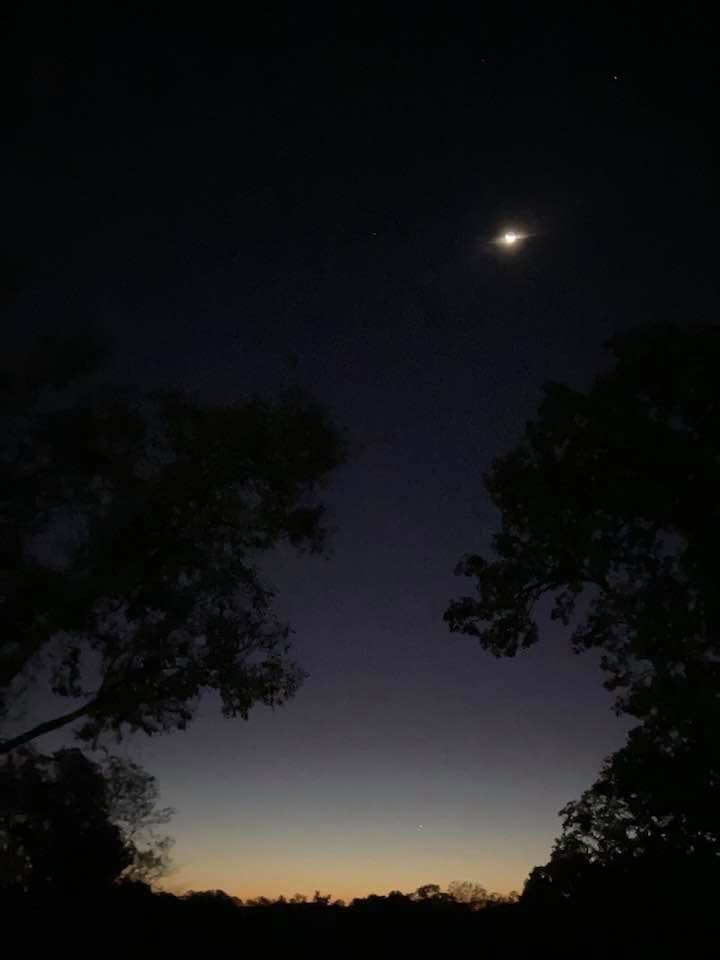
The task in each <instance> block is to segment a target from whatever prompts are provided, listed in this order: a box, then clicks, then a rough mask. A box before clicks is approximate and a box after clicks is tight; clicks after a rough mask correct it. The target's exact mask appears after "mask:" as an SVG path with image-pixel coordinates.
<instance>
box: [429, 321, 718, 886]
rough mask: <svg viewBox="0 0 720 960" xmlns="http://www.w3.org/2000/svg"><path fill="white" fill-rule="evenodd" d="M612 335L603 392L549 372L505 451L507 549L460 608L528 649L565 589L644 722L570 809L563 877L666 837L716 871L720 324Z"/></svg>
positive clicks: (667, 845)
mask: <svg viewBox="0 0 720 960" xmlns="http://www.w3.org/2000/svg"><path fill="white" fill-rule="evenodd" d="M611 349H612V351H613V354H614V359H615V363H614V366H613V368H612V369H611V370H610V372H609V373H607V374H605V375H603V376H601V377H599V378H598V379H596V380H595V382H594V383H593V384H592V386H591V388H590V389H589V390H588V391H586V392H582V391H578V390H574V389H571V388H569V387H566V386H560V385H557V384H553V385H550V386H549V387H547V388H546V391H545V399H544V401H543V402H542V405H541V407H540V410H539V414H538V417H537V418H536V419H535V420H534V421H532V422H531V423H530V424H528V427H527V432H526V437H525V442H524V443H523V444H522V445H521V446H520V447H518V448H517V449H515V450H513V451H511V452H510V453H508V454H507V455H505V456H503V457H501V458H499V459H497V460H496V461H495V462H494V463H493V465H492V468H491V470H490V471H489V473H488V474H487V476H486V478H485V485H486V488H487V490H488V492H489V494H490V496H491V498H492V500H493V502H494V503H495V505H496V506H497V507H498V509H499V511H500V518H501V522H500V529H499V531H498V532H497V533H496V534H495V535H494V537H493V540H492V554H493V555H492V556H491V557H490V558H486V557H483V556H480V555H470V556H467V557H465V558H464V559H463V560H462V561H461V563H460V565H459V567H458V572H459V573H460V574H464V575H466V576H469V577H472V578H474V579H475V580H476V583H477V590H476V593H475V594H474V595H469V596H464V597H461V598H459V599H457V600H455V601H454V602H453V603H452V604H451V605H450V607H449V609H448V611H447V613H446V620H447V622H448V623H449V626H450V629H451V630H453V631H458V632H461V633H465V634H468V635H470V636H473V637H476V638H477V639H478V640H479V642H480V644H481V646H482V647H484V648H485V649H487V650H489V651H491V652H492V653H494V654H496V655H498V656H514V655H515V654H516V653H517V652H518V651H519V650H521V649H523V648H527V647H529V646H531V645H532V644H534V643H535V642H536V641H537V640H538V636H539V631H538V624H537V603H538V601H539V600H540V599H541V597H549V598H550V602H551V611H552V613H551V616H552V618H553V619H554V620H557V621H559V622H560V623H562V624H564V625H565V626H567V627H571V630H572V632H571V638H572V645H573V648H574V649H575V650H576V651H577V652H581V651H583V650H587V649H598V650H599V651H600V652H601V665H602V668H603V670H604V672H605V684H606V686H607V687H608V688H609V689H611V690H614V691H616V695H617V699H616V706H617V709H618V710H619V711H621V712H625V713H628V714H630V715H632V716H633V717H635V718H637V719H638V720H639V721H640V726H639V727H638V728H637V729H636V730H634V731H632V732H631V734H630V736H629V738H628V742H627V744H626V746H625V747H624V748H623V749H622V750H620V751H618V752H617V753H616V754H614V755H613V756H612V757H611V758H609V760H608V761H607V763H606V765H605V767H604V768H603V771H602V773H601V775H600V778H599V779H598V781H597V782H596V783H595V785H594V786H593V787H592V788H591V789H590V790H589V791H587V792H586V793H585V794H584V795H583V797H582V798H581V799H580V800H579V801H577V802H575V803H571V804H569V805H568V806H567V807H566V808H565V810H564V811H563V815H564V830H563V835H562V837H561V839H560V841H559V842H558V845H557V846H556V849H555V853H554V855H553V861H552V864H551V866H552V871H554V873H553V875H554V877H555V880H556V881H557V882H558V883H559V884H560V886H561V887H563V886H564V885H567V884H568V883H570V880H571V879H572V878H573V877H574V878H575V880H574V881H573V882H579V881H578V877H579V876H580V875H581V874H582V875H583V876H586V877H587V876H588V875H589V872H590V873H592V872H593V870H595V868H598V869H599V868H606V867H608V865H609V864H610V863H611V862H612V863H613V864H615V865H617V864H619V863H621V862H625V863H627V862H630V861H633V860H634V861H637V859H638V858H644V859H645V860H646V861H647V862H649V858H651V857H653V856H655V855H659V853H658V852H659V851H662V853H663V855H664V856H668V857H670V856H673V857H674V856H676V855H677V856H692V857H693V858H694V862H695V865H696V867H697V869H698V871H699V870H700V867H699V866H698V864H699V862H700V860H702V861H703V862H708V863H713V862H716V861H717V859H718V857H717V855H718V853H719V852H720V819H719V817H718V810H720V752H719V751H718V747H717V743H716V737H715V736H714V734H713V731H716V730H717V729H718V725H719V721H720V601H719V599H718V597H719V595H718V591H717V583H718V575H719V574H720V560H719V559H718V558H719V557H720V551H719V550H718V544H719V543H720V500H719V499H718V490H719V489H720V386H719V381H718V380H717V371H718V369H720V328H717V327H714V326H712V327H696V328H691V329H687V330H679V329H674V328H655V329H649V330H641V331H636V332H633V333H631V334H629V335H626V336H624V337H622V338H619V339H617V340H615V341H613V342H612V343H611ZM708 858H709V859H708ZM545 869H546V868H541V870H545ZM545 879H547V877H545ZM540 880H542V878H541V877H539V875H537V874H536V875H535V876H534V878H533V888H534V889H537V887H538V883H539V882H540ZM541 885H542V884H541Z"/></svg>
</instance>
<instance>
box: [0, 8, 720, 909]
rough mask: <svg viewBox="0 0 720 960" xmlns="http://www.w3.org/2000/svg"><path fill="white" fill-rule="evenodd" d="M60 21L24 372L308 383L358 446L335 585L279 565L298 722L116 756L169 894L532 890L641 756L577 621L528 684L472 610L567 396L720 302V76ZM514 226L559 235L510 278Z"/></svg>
mask: <svg viewBox="0 0 720 960" xmlns="http://www.w3.org/2000/svg"><path fill="white" fill-rule="evenodd" d="M51 26H52V25H50V26H48V27H47V36H44V35H43V36H42V37H41V38H40V40H39V42H38V44H37V47H36V49H35V52H34V54H33V57H34V59H33V60H32V69H30V70H29V71H27V72H26V73H25V74H24V75H23V76H24V80H23V85H22V94H23V97H24V99H23V100H22V101H21V102H22V103H23V104H25V105H26V109H25V110H23V109H22V108H20V109H18V111H17V116H16V117H14V118H13V123H12V124H11V128H12V130H11V132H12V134H13V136H14V137H15V138H16V144H17V151H16V153H15V154H14V159H13V160H12V161H11V164H10V169H9V170H8V171H7V176H6V177H5V179H4V181H3V182H4V184H5V188H4V195H5V199H6V200H7V203H6V208H7V209H8V211H9V213H8V218H7V220H6V226H5V231H6V234H5V236H4V238H3V243H4V247H5V249H6V250H7V252H8V262H9V263H10V269H9V272H8V276H10V277H11V278H12V279H13V283H12V296H11V298H9V306H8V307H7V310H6V314H7V316H8V317H9V320H10V323H9V329H10V330H11V332H10V333H9V334H8V343H11V342H14V339H21V338H22V337H23V336H26V335H27V334H28V333H34V332H36V331H37V330H40V329H43V328H47V327H51V326H53V325H57V324H58V323H59V324H61V325H65V326H72V325H76V324H90V325H96V326H98V327H99V328H100V329H102V330H103V331H105V332H106V333H107V334H108V335H109V337H110V338H111V341H112V343H113V348H114V364H115V375H116V376H117V378H118V379H121V380H131V381H134V382H136V383H138V384H140V385H141V386H143V387H146V386H158V385H173V386H177V385H179V386H182V387H184V388H185V389H187V390H188V391H190V392H191V393H193V394H195V395H197V396H199V397H201V398H203V399H207V400H213V401H223V402H232V401H234V400H238V399H241V398H242V397H243V396H245V395H247V394H248V393H249V392H252V391H256V390H257V391H272V390H275V389H279V388H281V387H283V386H284V385H286V384H287V383H289V382H291V383H300V384H303V385H305V386H307V387H308V388H309V389H311V390H312V391H313V393H314V394H315V395H316V396H317V397H318V398H319V399H320V400H321V401H322V402H323V403H325V404H326V405H327V406H328V407H330V408H331V410H332V411H333V414H334V416H335V418H336V419H337V421H338V422H339V423H340V424H342V425H343V426H345V427H346V428H347V429H348V431H349V434H350V437H351V456H350V460H349V463H348V465H347V466H346V467H344V468H343V469H342V470H341V471H339V472H338V474H337V475H336V476H335V477H333V479H332V482H331V484H330V486H329V488H328V490H327V503H328V505H329V508H330V518H331V523H332V526H333V528H334V535H333V537H332V540H331V545H330V551H329V555H328V557H325V558H307V557H303V558H301V559H299V560H298V559H296V558H295V557H293V556H291V555H290V554H289V553H286V552H285V551H280V552H279V553H278V554H277V555H275V556H273V557H271V558H268V560H267V564H266V566H267V571H268V577H269V578H270V579H271V581H272V582H274V583H275V584H276V586H277V588H278V609H279V610H280V612H281V613H282V614H283V616H287V618H288V619H289V620H290V622H291V623H292V624H293V626H294V628H295V643H296V649H297V655H298V658H299V660H300V662H301V663H302V665H303V666H304V668H305V669H306V670H307V671H308V673H309V679H308V680H307V682H306V684H305V685H304V687H303V688H302V689H301V691H300V693H299V694H298V696H297V697H296V699H295V700H294V701H293V702H292V703H290V704H289V705H288V706H287V707H286V708H284V709H282V710H279V711H276V712H272V711H269V710H266V709H257V710H255V711H253V713H252V715H251V718H250V721H249V722H248V723H243V722H240V721H237V722H224V721H222V720H220V718H219V715H218V711H217V709H216V704H215V703H214V702H213V700H212V698H211V697H208V698H207V700H206V701H205V702H203V704H202V706H201V709H200V713H199V716H198V718H197V720H196V721H195V723H194V724H193V726H192V727H191V729H190V730H188V731H187V732H185V733H183V734H177V735H173V736H169V737H162V738H157V739H155V740H152V741H149V740H147V739H144V738H140V737H132V738H130V739H128V740H127V741H126V742H124V743H123V744H122V745H121V747H120V748H119V752H121V753H126V754H127V755H129V756H131V757H133V758H134V759H137V760H139V761H140V762H142V763H143V764H144V765H146V766H147V768H148V769H149V770H150V771H151V772H152V773H154V774H156V775H157V777H158V778H159V781H160V784H161V787H162V794H163V799H164V801H165V802H167V803H169V804H171V805H172V806H174V807H175V808H176V810H177V813H176V816H175V818H174V820H173V822H172V827H171V832H172V834H173V835H174V836H175V838H176V841H177V842H176V847H175V853H174V858H175V869H174V872H173V874H172V875H171V876H170V877H169V878H168V881H167V884H168V886H169V887H170V888H171V889H177V890H181V889H187V888H195V889H202V888H223V889H225V890H226V891H228V892H229V893H232V894H236V895H238V896H242V897H245V896H255V895H260V894H264V895H268V896H271V895H277V894H281V893H283V894H286V895H288V894H292V893H294V892H295V891H302V892H306V893H312V891H313V890H315V889H316V888H319V889H321V890H323V891H328V892H332V893H333V895H335V896H341V897H346V898H347V897H352V896H356V895H362V894H364V893H368V892H370V891H371V890H374V891H377V892H383V891H387V890H389V889H398V888H399V889H403V890H409V889H414V888H415V887H417V886H419V885H420V884H422V883H428V882H436V883H440V884H443V885H444V884H446V883H448V882H449V881H451V880H458V879H460V880H462V879H470V880H475V881H478V882H481V883H483V884H485V885H486V886H487V887H488V888H489V889H495V890H499V891H503V892H504V891H507V890H510V889H512V888H515V889H518V888H520V887H521V886H522V883H523V881H524V879H525V878H526V876H527V874H528V872H529V870H530V869H531V868H532V867H533V866H534V865H536V864H538V863H542V862H544V861H545V860H546V859H547V857H548V854H549V851H550V846H551V843H552V840H553V838H554V837H555V836H556V835H557V833H558V830H559V819H558V817H557V811H558V810H559V808H560V807H561V806H563V804H564V803H566V802H567V801H569V800H571V799H573V798H575V797H577V796H578V794H579V793H580V792H581V791H582V790H583V789H584V788H585V787H587V786H588V785H589V784H590V782H591V781H592V779H593V777H594V775H595V773H596V772H597V770H598V767H599V764H600V762H601V760H602V758H603V757H604V756H605V755H607V754H608V753H609V752H611V751H612V750H613V749H615V748H616V747H618V746H619V745H620V743H621V742H622V740H623V737H624V729H625V728H624V727H623V725H622V724H621V723H620V722H619V721H617V720H616V719H615V718H614V716H613V715H612V712H611V710H610V709H609V703H610V700H609V696H608V694H606V693H605V692H604V691H603V689H602V687H601V677H600V673H599V671H598V669H597V665H596V663H594V662H593V660H592V658H591V657H587V656H586V657H583V658H576V657H573V656H572V654H571V653H570V651H569V649H568V646H567V642H566V638H565V637H564V635H563V634H562V632H561V631H560V630H559V629H558V628H557V627H556V626H553V627H550V626H549V625H548V624H547V623H545V622H544V625H543V643H542V644H540V645H539V646H538V647H536V648H535V649H533V650H531V651H529V652H527V653H526V654H524V655H522V656H520V657H518V658H517V659H516V660H514V661H504V660H502V661H501V660H497V659H494V658H492V657H491V656H489V655H488V654H484V653H482V652H481V651H480V650H479V649H478V648H477V646H476V645H474V644H473V642H472V641H471V640H469V639H467V638H461V637H454V636H451V635H450V634H449V633H448V631H447V629H446V627H445V625H444V623H443V621H442V615H443V611H444V609H445V607H446V605H447V602H448V600H449V599H450V598H451V597H453V596H454V595H457V594H458V593H460V592H462V591H463V590H464V589H465V583H464V582H463V581H462V580H458V579H456V578H455V577H454V576H453V568H454V565H455V563H456V562H457V560H458V559H459V558H460V556H461V555H462V554H463V553H464V552H466V551H471V550H472V551H477V550H482V549H483V548H484V547H485V545H486V544H487V541H488V537H489V535H490V534H491V533H492V530H493V528H494V525H495V523H496V522H497V517H496V515H495V513H494V510H493V508H492V505H491V504H490V503H489V501H488V499H487V497H486V496H484V494H483V491H482V484H481V481H482V473H483V471H484V470H485V469H487V468H488V466H489V465H490V462H491V460H492V458H493V457H494V456H496V455H498V454H500V453H502V452H504V451H505V450H507V449H509V448H510V447H512V446H513V445H514V444H516V443H517V442H518V441H519V440H520V439H521V437H522V431H523V428H524V424H525V422H526V421H527V420H528V419H529V418H530V417H531V416H532V415H533V413H534V411H535V409H536V407H537V404H538V402H539V400H540V397H541V386H542V384H543V383H544V382H545V381H547V380H550V379H556V380H563V381H566V382H570V383H572V384H575V385H582V384H584V383H587V382H588V381H589V379H590V378H591V377H592V376H593V374H594V373H596V372H597V371H599V370H601V369H602V368H603V365H604V364H605V363H606V362H607V361H606V358H605V355H604V353H603V350H602V343H603V341H604V340H605V339H607V337H608V336H610V335H612V334H613V333H616V332H618V331H622V330H624V329H627V328H629V327H630V326H633V325H635V324H645V323H649V322H652V321H654V320H657V319H669V318H671V317H672V318H674V319H677V320H679V322H682V320H683V318H688V319H697V318H698V315H699V314H701V313H702V314H709V313H710V312H711V311H712V310H714V309H715V308H716V306H717V291H716V289H715V282H714V280H713V279H712V271H711V270H709V269H708V258H709V256H710V254H709V252H708V251H709V245H708V244H706V240H707V238H708V237H709V233H710V230H711V222H710V220H711V218H708V216H707V210H708V204H710V203H711V197H710V192H709V190H710V188H709V186H708V187H707V192H703V191H704V190H705V186H704V185H705V184H709V183H710V174H709V172H708V171H709V168H708V167H707V166H706V164H707V161H706V160H705V158H704V157H705V155H704V145H703V144H702V143H701V142H698V140H697V139H695V140H693V139H692V138H691V137H690V135H689V133H688V131H690V130H691V129H693V127H692V123H693V119H694V117H695V114H694V110H698V111H699V110H700V107H699V106H697V105H695V106H693V103H694V101H693V99H692V90H693V87H692V83H693V82H694V79H693V78H687V77H686V78H685V79H684V83H685V87H683V88H682V89H683V90H684V91H685V93H683V92H682V91H681V90H680V89H679V88H678V87H677V86H671V85H669V84H668V83H667V82H666V81H664V80H661V78H660V74H659V73H658V72H657V65H658V64H660V63H662V56H663V52H662V49H660V48H658V49H656V47H654V46H653V44H652V43H651V42H650V41H648V44H647V46H646V47H645V48H643V49H644V53H643V57H639V56H638V54H637V52H636V51H635V52H633V50H632V49H631V45H630V44H629V43H628V44H627V45H625V46H623V44H622V43H616V44H615V45H611V44H608V43H607V42H606V41H607V37H606V36H604V35H598V36H597V37H595V38H592V39H588V38H586V37H580V38H578V37H577V36H576V35H574V34H571V33H568V34H567V36H566V35H565V34H564V33H563V32H562V31H560V32H556V33H554V34H552V37H553V39H552V41H551V42H550V41H548V42H549V46H548V45H544V44H542V43H540V44H535V43H533V42H532V41H531V39H530V35H528V38H526V39H525V40H524V41H520V40H518V38H517V37H514V38H509V37H508V35H507V33H503V32H502V31H496V32H495V33H494V34H492V35H490V34H489V35H488V36H487V37H485V38H475V39H473V40H472V42H471V41H470V40H469V39H468V38H467V37H465V36H464V31H463V29H462V26H463V25H462V23H454V24H452V27H453V29H452V30H451V29H449V28H448V31H447V35H446V34H445V33H444V32H443V33H441V35H437V34H436V33H435V32H434V30H433V29H432V27H433V25H432V24H431V23H422V22H420V23H419V24H417V25H416V27H415V28H414V32H410V33H405V34H403V36H402V38H401V39H397V38H396V39H395V40H393V41H392V42H390V41H387V43H384V42H383V41H382V40H381V39H378V38H377V37H375V39H374V40H373V41H370V39H369V37H370V35H371V34H372V33H373V32H372V31H369V32H368V35H367V36H366V35H365V34H364V33H362V32H360V33H353V32H352V31H350V32H348V33H347V35H346V34H345V33H342V34H341V33H340V32H337V33H334V32H333V30H337V31H340V27H339V26H338V25H337V24H335V25H333V24H330V25H328V24H327V23H326V24H325V25H324V30H326V31H329V33H326V34H322V33H317V32H313V30H312V29H311V28H310V26H308V25H307V24H304V25H303V28H304V30H306V32H303V34H302V36H303V42H300V41H299V40H298V39H297V37H296V34H295V31H296V28H298V24H297V23H296V22H293V20H292V19H291V20H290V21H288V23H286V24H284V25H282V26H280V27H277V28H273V29H276V31H279V34H277V32H275V33H273V31H272V30H271V28H270V27H269V26H268V25H267V24H264V25H263V24H260V25H258V26H257V27H253V29H252V30H250V31H249V32H247V33H246V34H243V36H242V37H241V38H235V39H234V40H233V42H230V41H229V40H227V39H222V37H221V36H220V34H221V33H222V31H220V32H218V33H214V32H212V31H208V35H207V36H205V35H204V34H202V35H200V36H197V35H195V33H194V32H193V30H192V29H190V27H189V26H188V25H185V26H183V25H176V26H175V27H174V28H173V31H171V32H170V34H169V35H168V34H166V33H165V32H163V31H161V30H160V29H159V28H156V29H154V30H153V29H150V28H149V29H148V31H147V34H146V35H144V36H143V37H142V38H141V39H140V40H139V41H137V42H138V43H139V50H134V52H133V55H132V57H131V55H130V53H128V48H127V47H126V46H124V43H125V41H127V40H129V38H130V36H131V31H130V28H129V26H128V25H127V24H126V23H125V22H124V21H123V22H121V23H120V25H119V27H118V28H117V31H116V32H115V33H113V35H112V37H109V36H103V37H101V38H99V39H97V38H96V42H95V44H94V45H93V44H85V43H83V42H81V40H82V37H81V39H78V38H76V39H75V40H74V41H73V43H70V45H69V46H68V47H67V48H62V49H59V48H58V47H57V46H56V45H55V44H54V43H53V40H52V30H51ZM87 29H88V30H89V29H90V28H87ZM388 29H389V35H391V34H392V25H390V27H389V28H388ZM82 36H85V35H84V34H83V35H82ZM328 38H331V39H332V42H329V40H328ZM135 39H137V38H135ZM73 44H74V45H73ZM368 44H370V46H368ZM373 44H374V45H373ZM553 44H554V46H553ZM631 53H632V56H631ZM643 58H644V59H643ZM653 65H655V66H653ZM653 69H654V70H655V73H653ZM695 79H697V78H695ZM701 79H702V78H701V77H700V78H699V80H698V83H699V82H700V80H701ZM668 118H673V122H672V123H670V122H669V121H668ZM698 129H699V127H698ZM691 174H692V176H691ZM506 227H519V228H521V229H528V230H529V231H530V232H531V233H532V236H531V237H530V239H529V240H528V242H527V244H525V246H524V247H523V248H522V249H521V250H519V251H518V252H517V253H516V254H514V255H513V256H512V257H505V256H502V255H499V254H498V252H497V250H495V249H494V248H492V247H491V245H490V243H489V241H490V240H491V239H492V238H493V237H494V236H495V235H496V234H497V231H498V230H501V229H503V228H506ZM13 338H14V339H13Z"/></svg>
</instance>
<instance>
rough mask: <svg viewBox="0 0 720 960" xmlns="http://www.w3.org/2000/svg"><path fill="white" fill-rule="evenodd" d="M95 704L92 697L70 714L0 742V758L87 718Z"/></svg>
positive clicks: (95, 701)
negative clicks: (45, 735)
mask: <svg viewBox="0 0 720 960" xmlns="http://www.w3.org/2000/svg"><path fill="white" fill-rule="evenodd" d="M96 703H97V697H93V699H92V700H89V701H88V702H87V703H86V704H83V706H82V707H78V709H77V710H72V711H71V712H70V713H65V714H63V715H62V716H60V717H55V719H54V720H46V721H45V722H44V723H39V724H38V725H37V726H35V727H31V728H30V730H26V731H25V733H21V734H19V736H17V737H12V738H11V739H10V740H3V741H0V756H3V754H6V753H10V751H11V750H16V749H17V748H18V747H22V746H23V745H24V744H26V743H29V742H30V741H31V740H35V739H36V737H41V736H42V735H43V734H45V733H52V732H53V730H59V729H60V728H61V727H64V726H66V725H67V724H68V723H72V722H73V721H74V720H79V719H80V717H84V716H87V714H89V713H91V712H92V709H93V707H94V706H95V705H96Z"/></svg>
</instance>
